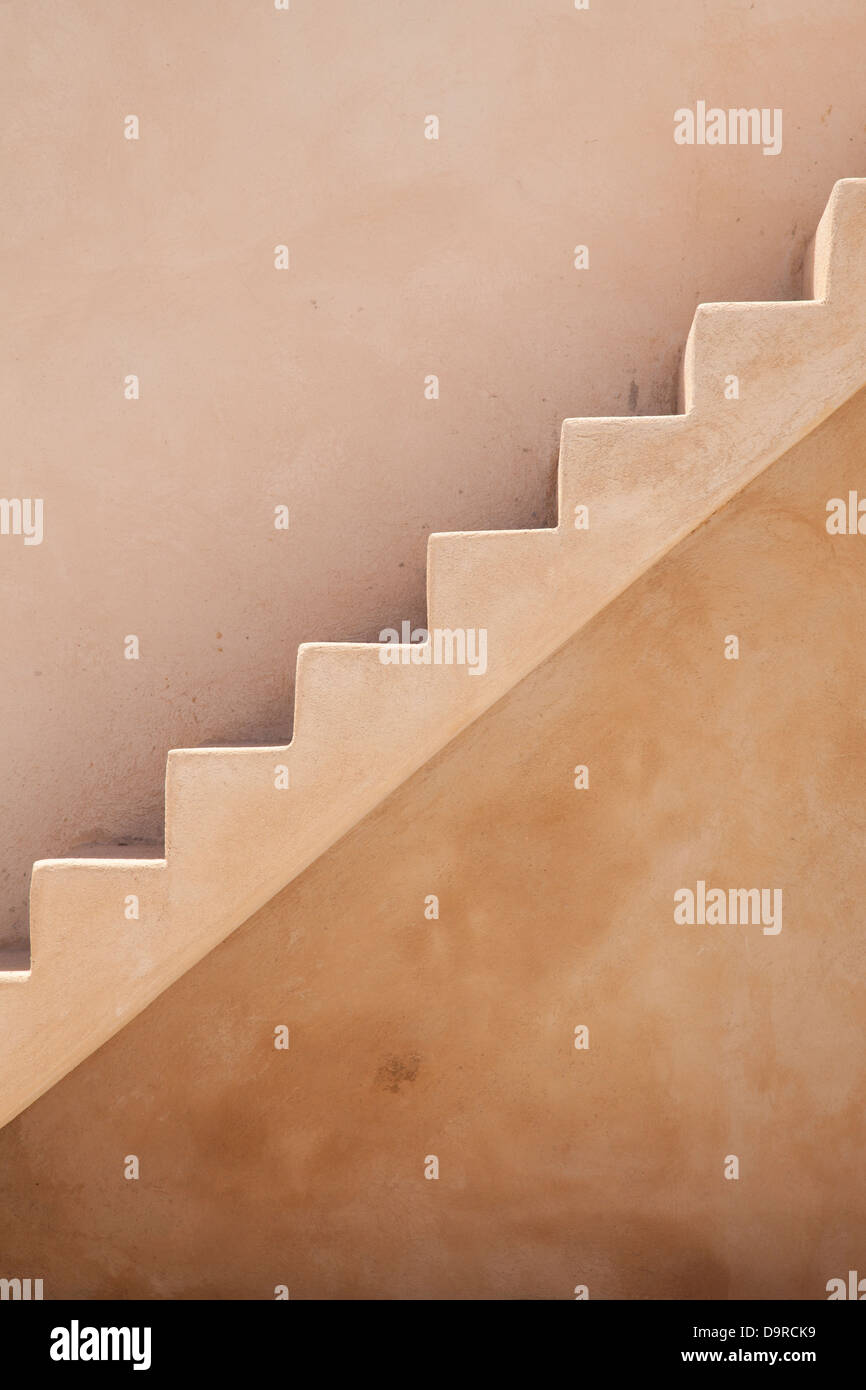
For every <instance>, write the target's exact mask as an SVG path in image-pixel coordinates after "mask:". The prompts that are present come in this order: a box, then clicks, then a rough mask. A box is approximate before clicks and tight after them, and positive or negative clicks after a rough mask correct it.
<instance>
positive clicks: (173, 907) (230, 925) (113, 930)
mask: <svg viewBox="0 0 866 1390" xmlns="http://www.w3.org/2000/svg"><path fill="white" fill-rule="evenodd" d="M807 263H808V269H807V272H806V284H805V286H804V288H805V292H806V293H807V294H808V295H810V296H811V297H810V298H809V299H808V300H805V301H794V302H790V303H786V302H780V303H767V304H709V305H700V306H699V307H698V309H697V311H696V313H695V317H694V321H693V324H692V328H691V331H690V333H689V338H688V342H687V345H686V350H685V353H684V358H683V371H682V382H681V399H680V405H681V410H682V413H681V414H678V415H671V416H654V417H646V416H644V417H627V418H601V419H576V420H566V421H565V423H564V425H563V430H562V444H561V450H560V466H559V516H558V524H557V526H556V528H553V529H543V530H534V531H501V532H498V531H492V532H467V533H454V534H434V535H432V536H431V537H430V540H429V546H428V577H427V603H428V619H427V622H428V628H429V629H430V631H431V632H432V631H435V630H436V629H447V630H449V631H450V632H452V633H453V632H455V631H457V630H460V629H464V630H465V629H472V630H475V631H477V630H478V629H480V628H483V629H485V630H486V633H487V669H486V671H485V672H484V673H483V674H481V673H480V672H478V673H474V672H473V671H472V670H471V668H470V667H467V666H466V665H456V664H451V665H447V664H443V665H437V664H434V663H432V662H431V663H430V664H416V663H415V661H413V660H412V659H411V658H412V650H411V649H409V648H400V649H392V651H394V650H398V651H399V652H400V655H401V661H400V664H396V665H395V664H388V665H385V664H383V662H382V661H381V659H380V657H381V652H382V649H381V647H380V646H378V645H377V644H364V643H358V644H355V643H351V644H349V643H328V644H305V645H303V646H302V647H301V648H300V649H299V652H298V662H297V682H296V693H295V723H294V731H293V737H292V742H291V743H290V744H289V745H286V746H277V747H264V748H229V749H225V748H202V749H194V750H174V751H172V752H171V753H170V754H169V757H168V765H167V771H166V827H165V850H164V857H163V858H160V859H139V860H135V859H128V860H124V859H118V858H116V857H108V856H106V857H95V858H88V859H56V860H42V861H40V862H38V863H37V864H36V865H35V866H34V871H33V880H32V886H31V904H30V932H31V958H30V962H26V961H22V960H21V959H18V958H15V959H9V960H7V961H6V962H5V966H6V968H5V969H3V968H2V966H3V964H4V962H3V961H2V959H0V984H2V985H3V988H0V1039H2V1053H3V1068H2V1077H0V1125H2V1124H5V1123H7V1122H8V1121H9V1120H10V1119H12V1118H13V1116H14V1115H16V1114H17V1113H19V1111H20V1110H22V1109H23V1108H24V1107H25V1106H27V1105H29V1104H30V1103H31V1102H32V1101H34V1100H35V1099H36V1098H37V1097H38V1096H39V1095H41V1094H42V1093H43V1092H44V1091H46V1090H47V1089H48V1088H49V1087H50V1086H52V1085H53V1084H54V1083H55V1082H57V1081H58V1080H60V1078H61V1077H62V1076H63V1075H65V1073H66V1072H68V1071H69V1070H71V1069H72V1067H74V1066H76V1065H77V1064H78V1063H79V1062H80V1061H82V1060H83V1059H84V1058H85V1057H86V1056H88V1055H89V1053H90V1052H92V1051H93V1050H94V1049H95V1048H97V1047H99V1046H100V1045H101V1044H102V1043H103V1042H105V1041H106V1040H107V1039H108V1038H110V1037H111V1036H112V1035H113V1034H114V1033H115V1032H117V1031H118V1030H119V1029H120V1028H122V1027H123V1026H124V1025H125V1024H126V1023H127V1022H129V1021H130V1020H131V1019H132V1018H133V1017H134V1016H135V1015H136V1014H137V1013H139V1012H140V1011H141V1010H142V1009H143V1008H145V1007H146V1006H147V1004H149V1003H150V1002H151V1001H152V1000H153V999H154V998H156V997H157V995H159V994H160V993H161V992H162V991H163V990H164V989H166V988H167V987H168V986H169V985H170V984H171V983H172V982H173V981H174V980H176V979H177V978H178V977H179V976H180V975H181V974H183V973H184V972H185V971H186V970H188V969H189V968H190V967H191V966H192V965H194V964H195V963H196V962H197V961H198V960H200V959H201V958H202V957H203V956H204V955H205V954H206V953H207V952H208V951H210V950H211V949H213V947H215V946H216V945H218V944H219V942H220V941H222V940H223V939H224V938H225V937H226V936H227V935H228V934H229V933H230V932H232V931H233V930H234V929H235V928H237V927H238V926H240V925H241V924H242V923H243V922H244V921H246V920H247V918H248V917H250V916H251V915H252V914H253V913H254V912H255V911H257V910H258V908H260V907H262V906H263V905H264V904H265V903H266V902H267V901H268V900H269V899H270V898H271V897H273V896H274V894H275V893H277V892H279V891H280V890H281V889H282V888H283V887H284V886H285V885H286V884H287V883H288V882H290V881H291V879H292V878H294V877H295V876H296V875H297V874H299V873H300V872H301V871H302V870H303V869H305V868H306V867H307V866H308V865H309V864H310V863H312V861H313V860H314V859H316V858H317V857H318V856H319V855H321V854H322V853H324V852H325V851H326V850H327V849H329V848H330V847H331V846H332V845H333V844H335V843H336V842H337V841H338V840H339V839H341V838H342V836H343V835H344V834H346V833H347V831H349V830H350V829H351V828H352V827H353V826H354V825H355V824H356V823H357V822H358V821H359V820H361V819H362V818H363V817H364V816H365V815H367V814H368V813H369V812H370V811H371V810H373V809H374V807H375V806H376V805H377V804H378V803H379V802H381V801H382V800H383V799H384V798H385V797H386V796H388V795H389V794H390V793H391V792H392V791H394V790H395V789H396V788H397V787H398V786H399V785H400V784H401V783H402V782H403V781H405V780H406V779H407V778H408V777H409V776H411V775H412V774H413V773H414V772H416V771H417V770H418V769H419V768H420V767H422V766H423V764H424V763H425V762H427V761H428V760H429V759H430V758H431V757H433V756H434V754H436V753H437V752H438V751H439V750H440V749H441V748H442V747H444V746H445V744H447V743H448V742H449V741H450V740H451V739H453V738H454V737H456V736H457V735H458V734H459V733H461V732H462V731H463V730H464V729H466V728H467V727H468V726H469V725H470V724H471V723H472V722H473V721H474V720H475V719H477V718H478V717H479V716H480V715H481V714H483V713H484V712H485V710H487V709H489V708H490V707H491V706H492V705H493V704H494V703H496V702H497V701H498V700H499V699H501V698H502V697H503V696H504V695H505V694H506V693H507V692H508V691H509V690H510V689H511V688H512V687H513V686H514V685H515V684H516V683H517V682H518V681H520V680H521V679H523V678H524V677H525V676H526V675H528V674H529V673H530V671H532V670H533V669H534V668H535V667H536V666H538V665H539V664H540V663H541V662H542V661H544V660H546V659H547V658H548V657H550V656H551V655H553V653H554V652H556V651H557V650H558V649H559V648H560V647H561V646H563V645H564V643H565V642H567V641H568V640H569V639H570V638H571V637H572V636H573V635H574V633H575V632H576V631H578V629H579V628H581V627H582V626H583V625H584V624H585V623H587V622H588V621H589V620H590V619H591V618H593V617H594V616H595V615H596V614H597V613H598V612H599V611H600V610H601V609H602V608H604V607H605V606H606V605H607V604H609V603H610V602H612V601H613V600H614V599H615V598H616V597H617V596H618V595H619V594H620V593H622V592H623V590H624V589H626V588H627V587H628V586H629V585H630V584H632V583H634V582H635V581H636V580H637V579H638V578H639V577H640V576H641V575H642V574H643V573H645V571H646V570H647V569H649V568H650V567H651V566H652V565H653V564H655V563H657V562H658V560H660V559H661V558H662V557H663V556H664V555H666V554H667V553H668V552H669V551H670V550H671V549H672V548H673V547H674V546H675V545H677V544H678V543H679V542H680V541H681V540H683V539H684V538H685V537H686V536H687V535H688V534H690V532H691V531H693V530H695V529H696V528H697V527H698V526H700V525H702V524H703V523H704V522H705V521H706V520H707V519H708V518H709V517H710V516H711V515H712V514H713V513H714V512H715V511H717V510H718V509H719V508H720V507H723V506H724V505H726V503H727V502H729V501H730V500H731V498H733V497H734V496H735V495H736V494H737V493H738V492H739V491H741V490H742V489H743V488H744V487H745V486H747V484H748V483H749V482H751V481H752V479H753V478H754V477H755V476H757V474H758V473H760V472H761V471H762V470H763V469H764V468H766V467H767V466H768V465H769V464H771V463H773V462H774V461H775V460H776V459H778V458H779V457H781V455H782V454H784V453H786V452H787V451H788V450H789V449H790V448H792V447H793V446H794V445H795V444H796V443H798V442H799V440H801V439H803V438H804V437H805V436H806V435H807V434H809V433H810V432H811V431H812V430H814V429H815V428H816V427H817V426H818V425H820V424H821V423H822V422H823V420H825V419H826V418H827V417H828V416H829V415H831V414H832V413H833V412H834V411H835V410H837V409H838V408H839V407H840V406H841V405H843V404H844V403H845V401H846V400H848V399H849V398H850V397H851V396H852V395H853V394H854V393H855V392H856V391H857V390H858V389H859V388H860V387H861V386H863V385H864V384H866V180H855V179H846V180H842V181H841V182H840V183H837V184H836V186H835V188H834V190H833V193H832V196H831V198H830V201H829V203H828V205H827V209H826V211H825V213H824V216H823V217H822V220H821V223H820V225H819V228H818V231H817V233H816V236H815V239H814V242H813V246H812V248H811V253H810V255H809V256H807ZM732 378H736V380H737V385H738V391H737V393H736V394H733V392H732ZM579 507H586V508H587V509H588V516H589V528H588V529H578V528H577V527H576V526H575V515H576V513H575V509H576V508H579ZM427 645H428V651H429V644H427ZM415 654H416V656H417V655H418V650H417V649H416V652H415ZM404 656H405V658H406V661H407V664H402V658H403V657H404ZM283 769H285V771H283ZM285 783H287V785H284V784H285ZM133 903H134V904H135V910H136V911H137V912H138V916H137V917H131V918H130V917H129V916H128V915H127V914H128V911H130V910H131V905H132V904H133Z"/></svg>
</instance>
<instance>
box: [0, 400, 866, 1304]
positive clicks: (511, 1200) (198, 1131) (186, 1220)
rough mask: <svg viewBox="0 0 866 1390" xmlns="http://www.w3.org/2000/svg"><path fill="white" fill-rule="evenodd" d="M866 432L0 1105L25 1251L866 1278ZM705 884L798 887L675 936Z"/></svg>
mask: <svg viewBox="0 0 866 1390" xmlns="http://www.w3.org/2000/svg"><path fill="white" fill-rule="evenodd" d="M864 431H866V392H862V393H860V394H859V395H858V396H857V397H855V398H854V400H853V401H852V402H851V403H850V404H849V405H848V406H846V407H845V408H844V409H843V410H842V411H840V412H838V413H837V414H836V415H835V416H834V417H832V418H831V419H830V420H829V421H828V422H827V423H826V424H825V425H823V426H822V427H821V428H820V429H819V430H818V431H817V432H816V433H815V434H813V435H812V436H811V437H810V438H809V439H808V440H806V441H805V442H804V443H802V444H801V445H799V446H798V447H797V448H796V449H795V450H793V451H792V452H791V453H790V454H789V455H787V456H786V457H785V458H784V459H782V460H781V461H780V462H779V463H778V464H776V465H774V466H773V467H772V468H771V469H769V470H768V471H767V472H766V473H765V474H764V475H762V476H761V477H760V478H759V479H758V480H757V481H756V482H754V483H753V484H751V485H750V486H749V488H748V489H747V490H746V491H745V492H744V493H743V494H741V495H740V497H739V498H737V499H736V501H735V502H734V503H732V504H731V505H730V506H729V507H728V508H727V509H725V510H724V511H723V512H721V513H717V514H716V515H715V516H714V517H713V518H712V519H711V520H710V521H709V522H708V523H707V524H706V525H705V526H703V527H702V528H700V529H699V530H698V531H696V532H695V533H693V534H692V535H691V536H690V537H689V538H688V539H687V540H686V541H685V542H683V543H682V544H681V545H680V546H678V547H677V548H676V550H675V551H673V552H672V554H671V555H670V556H669V557H668V558H667V559H666V560H664V561H663V562H662V563H661V564H660V565H658V566H656V567H655V568H654V569H653V570H651V571H650V572H649V573H647V574H646V575H645V576H644V577H643V578H642V579H641V580H639V581H638V582H637V583H636V584H634V585H633V586H632V587H631V588H630V589H628V590H627V591H626V592H625V593H624V594H623V595H622V596H621V597H620V598H619V599H618V600H617V601H616V602H615V603H613V604H612V605H611V606H610V607H608V608H607V609H606V610H605V611H604V612H603V613H602V614H600V615H599V616H598V617H597V618H596V619H595V620H593V621H592V623H591V624H590V625H589V626H588V627H587V628H586V629H585V630H584V631H583V632H581V633H579V634H578V635H577V636H576V637H575V638H574V639H573V640H572V642H570V643H569V645H568V646H567V647H565V648H564V649H563V650H562V651H561V652H560V653H559V654H558V655H557V656H556V657H554V658H552V659H551V660H550V661H548V662H547V663H545V665H544V666H542V667H541V668H540V669H538V670H537V671H536V672H535V673H534V674H533V675H532V676H530V677H529V678H527V679H526V680H525V681H524V682H522V684H521V685H519V686H518V687H517V688H516V689H515V690H514V691H513V692H512V693H511V694H510V695H509V696H508V697H506V699H505V700H503V701H502V702H500V704H499V705H498V706H496V708H495V709H493V710H492V711H490V712H489V713H488V714H486V715H485V716H484V717H483V718H482V719H481V720H480V721H479V722H477V723H476V724H475V725H474V726H473V728H472V729H470V730H469V731H468V732H467V733H465V734H463V735H462V736H461V737H460V738H459V739H458V740H456V741H455V742H454V743H452V744H451V745H450V746H449V747H448V748H447V749H446V750H445V751H444V752H443V753H442V754H440V755H439V756H438V757H437V758H436V759H435V760H434V761H433V762H432V763H431V764H430V765H428V766H427V767H426V768H425V769H424V770H423V771H422V772H420V773H419V774H417V775H416V776H415V777H414V778H413V779H412V780H411V781H410V782H408V783H406V784H405V785H404V786H403V787H402V788H401V789H400V790H399V791H398V792H397V793H395V794H394V796H393V797H391V798H390V800H389V801H388V802H386V803H385V804H383V805H382V806H381V807H380V808H379V809H378V811H376V812H375V813H374V814H373V815H372V816H370V817H369V818H368V819H367V820H366V821H365V822H363V823H362V824H361V825H360V826H359V827H358V828H357V829H356V830H355V831H354V832H352V833H351V834H350V835H349V836H348V837H347V838H346V839H345V840H343V841H342V842H341V844H340V845H338V846H337V847H335V848H334V849H333V850H331V851H330V852H329V853H328V854H327V855H326V856H324V857H323V858H321V859H320V860H319V861H318V862H317V863H316V864H314V865H313V866H312V867H311V868H310V869H309V870H308V871H307V872H306V873H304V874H303V875H302V876H301V877H300V878H299V879H298V880H296V881H295V882H294V883H293V884H291V885H290V886H289V887H288V888H287V889H286V890H285V891H284V892H283V893H282V894H280V895H279V896H278V897H277V898H275V899H274V900H273V901H272V902H271V903H270V904H269V905H268V907H267V908H265V909H263V910H262V911H261V912H260V913H259V914H258V915H257V916H256V917H255V918H254V919H252V920H251V921H250V922H249V923H248V924H247V925H246V926H245V927H244V928H243V929H242V930H240V931H239V932H237V933H235V935H233V936H232V937H231V938H230V939H229V940H228V941H227V942H225V943H224V944H223V945H222V946H220V947H219V948H217V949H216V950H215V951H213V952H212V953H211V954H210V955H209V956H208V957H207V958H206V959H205V960H204V961H202V962H201V964H200V965H198V966H197V967H196V968H195V969H193V970H192V971H190V972H189V973H188V974H187V975H185V976H184V977H183V978H182V979H181V980H180V981H178V983H177V984H175V985H174V986H173V987H172V988H171V989H169V990H168V991H167V992H166V993H165V994H163V995H162V996H161V997H160V998H159V999H158V1000H157V1001H156V1002H155V1003H154V1004H153V1005H152V1006H151V1007H150V1008H149V1009H148V1010H146V1012H145V1013H143V1014H141V1015H140V1016H139V1017H138V1018H137V1019H135V1020H134V1021H133V1022H132V1023H131V1024H130V1025H129V1026H128V1027H127V1028H126V1029H125V1030H124V1031H123V1032H122V1033H120V1034H118V1035H117V1036H116V1037H115V1038H114V1039H112V1040H111V1041H110V1042H109V1043H108V1044H107V1045H106V1046H104V1047H103V1048H102V1049H101V1050H100V1051H99V1052H97V1053H95V1054H94V1055H93V1056H92V1057H91V1058H90V1059H89V1060H88V1061H87V1062H85V1063H84V1064H82V1066H80V1067H79V1068H78V1069H77V1070H76V1071H75V1072H73V1073H72V1074H71V1075H70V1076H68V1077H67V1078H66V1079H65V1080H64V1081H62V1082H61V1083H60V1084H59V1085H58V1086H56V1087H55V1088H54V1089H53V1090H52V1091H50V1092H49V1093H48V1094H47V1095H46V1096H44V1097H43V1098H42V1099H41V1100H40V1101H38V1102H37V1103H36V1104H35V1105H33V1106H32V1107H31V1108H30V1109H29V1110H28V1111H26V1112H25V1113H24V1114H23V1115H21V1116H19V1117H18V1118H17V1119H16V1120H14V1121H13V1122H12V1123H11V1124H10V1125H8V1126H7V1127H6V1128H5V1129H3V1131H2V1132H0V1251H2V1253H3V1261H4V1264H5V1266H6V1269H5V1270H4V1271H3V1272H5V1273H11V1272H17V1273H19V1274H21V1275H24V1274H29V1275H30V1276H31V1277H42V1278H44V1279H45V1292H46V1296H47V1297H52V1296H53V1297H61V1296H83V1297H109V1298H119V1297H135V1296H139V1297H147V1298H163V1297H209V1298H222V1297H248V1298H270V1297H272V1296H273V1291H274V1288H275V1286H276V1285H278V1284H286V1285H288V1287H289V1289H290V1291H291V1297H292V1298H295V1299H297V1298H427V1297H429V1298H440V1297H451V1298H570V1297H573V1290H574V1288H575V1286H576V1285H578V1284H585V1285H588V1287H589V1291H590V1296H591V1297H593V1298H610V1297H625V1298H670V1297H683V1298H727V1297H732V1298H737V1297H739V1298H768V1297H777V1298H790V1299H814V1298H824V1297H826V1292H825V1290H826V1284H827V1281H828V1280H829V1279H831V1278H834V1277H837V1276H841V1277H843V1278H845V1277H846V1276H847V1272H848V1270H849V1269H862V1249H863V1241H864V1236H866V1192H864V1188H863V1184H862V1154H863V1150H864V1143H866V1120H864V1116H866V1073H864V1062H863V1050H862V1046H861V1038H862V1018H861V1014H862V989H861V988H860V984H859V981H860V979H861V977H862V969H861V962H862V954H863V944H864V943H863V913H862V902H863V899H864V895H866V862H864V853H863V827H862V786H863V776H862V769H863V764H864V759H866V733H864V724H863V716H862V690H863V688H864V684H866V649H864V645H863V642H862V640H861V639H862V634H863V631H864V625H866V586H864V583H863V572H864V563H866V560H864V556H866V537H851V536H848V537H838V538H831V537H829V536H828V534H827V531H826V528H825V504H826V501H827V499H828V498H831V497H837V496H842V497H846V496H847V493H848V491H849V489H857V490H858V491H859V493H860V495H861V496H864V495H866V467H864V461H863V449H862V440H863V436H864ZM732 634H735V635H737V636H738V638H739V642H740V657H739V660H738V661H727V660H725V658H724V655H723V651H724V645H725V639H726V638H727V637H728V636H730V635H732ZM576 764H586V765H588V766H589V769H590V786H589V789H588V790H584V791H578V790H575V789H574V787H573V785H572V783H573V778H572V770H573V768H574V767H575V765H576ZM699 879H703V880H705V881H706V882H707V884H708V885H709V886H715V887H723V888H732V887H754V886H759V887H765V888H781V890H782V893H783V915H782V925H781V930H780V931H779V932H778V934H775V935H770V934H765V933H764V932H763V931H762V929H761V927H760V926H755V925H749V926H703V927H700V926H685V925H677V924H675V922H674V916H673V906H674V893H675V892H676V891H677V890H678V889H679V888H681V887H684V886H690V887H692V888H694V887H695V885H696V883H697V880H699ZM429 894H436V895H438V897H439V901H440V915H439V918H438V920H428V919H425V915H424V903H425V898H426V897H427V895H429ZM581 1024H582V1025H586V1026H587V1027H588V1028H589V1038H590V1046H589V1049H588V1050H587V1051H577V1050H575V1048H574V1047H573V1035H574V1029H575V1026H576V1025H581ZM277 1025H285V1026H287V1027H288V1028H289V1029H290V1043H291V1045H290V1048H289V1050H288V1051H276V1050H275V1049H274V1046H273V1032H274V1028H275V1027H276V1026H277ZM131 1154H134V1155H137V1157H138V1158H139V1160H140V1165H141V1176H140V1178H139V1180H138V1181H127V1180H125V1179H124V1177H123V1170H124V1162H125V1160H126V1158H127V1156H128V1155H131ZM431 1154H435V1155H436V1156H437V1157H438V1159H439V1162H440V1175H439V1179H438V1181H428V1180H425V1178H424V1165H425V1159H426V1158H427V1156H428V1155H431ZM732 1154H733V1155H736V1156H737V1157H738V1159H739V1163H740V1176H739V1179H738V1180H736V1181H727V1180H726V1179H725V1177H724V1175H723V1174H724V1167H725V1160H726V1156H728V1155H732Z"/></svg>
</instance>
